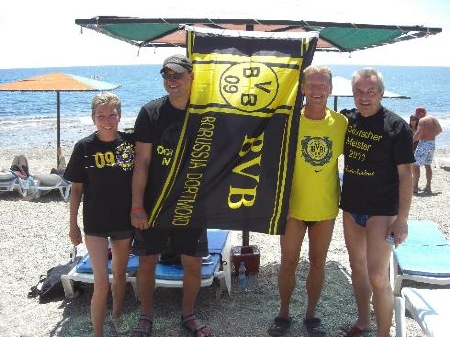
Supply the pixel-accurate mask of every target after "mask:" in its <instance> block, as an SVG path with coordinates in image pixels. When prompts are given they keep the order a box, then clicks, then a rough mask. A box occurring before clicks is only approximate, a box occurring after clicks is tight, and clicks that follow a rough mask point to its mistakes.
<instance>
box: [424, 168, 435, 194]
mask: <svg viewBox="0 0 450 337" xmlns="http://www.w3.org/2000/svg"><path fill="white" fill-rule="evenodd" d="M425 176H426V178H427V185H426V186H425V191H429V192H431V178H432V177H433V171H432V170H431V165H425Z"/></svg>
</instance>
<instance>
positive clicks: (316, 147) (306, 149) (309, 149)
mask: <svg viewBox="0 0 450 337" xmlns="http://www.w3.org/2000/svg"><path fill="white" fill-rule="evenodd" d="M301 144H302V154H303V157H304V158H305V161H306V162H307V163H310V164H311V165H313V166H322V165H324V164H326V163H328V162H329V161H330V159H331V156H332V151H331V140H330V139H329V138H328V137H323V138H321V137H309V136H308V137H305V138H304V139H303V140H302V142H301Z"/></svg>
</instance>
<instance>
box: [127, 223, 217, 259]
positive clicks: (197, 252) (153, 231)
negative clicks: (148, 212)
mask: <svg viewBox="0 0 450 337" xmlns="http://www.w3.org/2000/svg"><path fill="white" fill-rule="evenodd" d="M169 237H170V240H171V244H172V249H173V252H175V253H179V254H184V255H189V256H198V257H204V256H208V254H209V252H208V237H207V233H206V229H203V228H149V229H146V230H140V229H136V230H135V233H134V240H133V254H135V255H138V256H145V255H155V254H161V252H163V251H164V249H165V248H166V244H167V240H168V239H169Z"/></svg>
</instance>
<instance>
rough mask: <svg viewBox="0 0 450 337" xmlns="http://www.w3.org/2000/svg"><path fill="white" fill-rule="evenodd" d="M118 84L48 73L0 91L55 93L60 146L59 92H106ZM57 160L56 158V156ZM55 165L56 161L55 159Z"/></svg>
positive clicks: (10, 84) (4, 85) (16, 82)
mask: <svg viewBox="0 0 450 337" xmlns="http://www.w3.org/2000/svg"><path fill="white" fill-rule="evenodd" d="M119 87H120V85H119V84H113V83H107V82H103V81H99V80H96V79H92V78H87V77H82V76H76V75H71V74H64V73H59V72H55V73H49V74H43V75H39V76H35V77H30V78H26V79H23V80H18V81H15V82H8V83H2V84H0V91H54V92H56V144H57V148H59V147H60V146H61V130H60V127H61V126H60V118H61V116H60V115H61V114H60V92H61V91H106V90H114V89H117V88H119ZM57 158H58V156H57ZM57 164H59V163H58V159H57Z"/></svg>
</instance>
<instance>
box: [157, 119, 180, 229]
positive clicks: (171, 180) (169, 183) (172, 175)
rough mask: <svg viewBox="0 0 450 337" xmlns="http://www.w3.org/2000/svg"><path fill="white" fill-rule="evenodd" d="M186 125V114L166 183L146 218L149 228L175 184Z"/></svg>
mask: <svg viewBox="0 0 450 337" xmlns="http://www.w3.org/2000/svg"><path fill="white" fill-rule="evenodd" d="M187 124H188V114H186V117H185V119H184V124H183V128H182V130H181V133H180V138H179V141H178V144H177V148H176V150H175V154H174V155H173V157H172V165H171V166H170V171H169V174H168V175H167V177H166V181H165V182H164V185H163V187H162V189H161V193H160V194H159V197H158V199H157V200H156V203H155V205H154V206H153V208H152V212H151V214H150V216H149V218H148V225H149V227H154V226H155V223H154V220H155V219H156V218H157V217H158V216H159V213H160V212H161V209H162V204H163V201H164V199H165V198H166V197H167V196H168V195H169V193H170V191H171V190H172V188H173V186H174V184H175V177H176V176H177V175H178V172H179V170H180V164H181V160H182V159H183V157H184V153H185V151H186V142H185V140H186V138H185V134H186V129H187Z"/></svg>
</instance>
